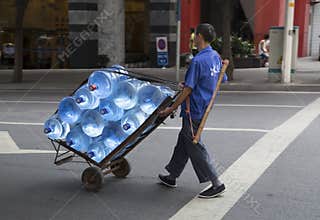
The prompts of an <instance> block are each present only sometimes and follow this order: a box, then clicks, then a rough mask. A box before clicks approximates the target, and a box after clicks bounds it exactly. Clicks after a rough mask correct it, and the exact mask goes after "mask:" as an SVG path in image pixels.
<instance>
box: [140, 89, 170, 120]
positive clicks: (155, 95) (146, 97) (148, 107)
mask: <svg viewBox="0 0 320 220" xmlns="http://www.w3.org/2000/svg"><path fill="white" fill-rule="evenodd" d="M164 98H165V96H163V95H162V92H161V90H160V89H159V88H158V87H156V86H154V85H151V84H149V85H144V86H142V87H141V88H140V89H139V92H138V104H139V106H140V108H141V110H142V111H144V112H145V113H147V114H152V113H153V112H154V110H156V108H158V107H159V105H160V104H161V102H162V101H163V100H164Z"/></svg>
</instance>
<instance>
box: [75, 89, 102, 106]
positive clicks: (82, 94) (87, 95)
mask: <svg viewBox="0 0 320 220" xmlns="http://www.w3.org/2000/svg"><path fill="white" fill-rule="evenodd" d="M74 99H75V100H76V103H77V104H78V106H79V107H80V108H81V109H95V108H97V107H98V106H99V103H100V99H99V98H98V97H96V96H95V95H94V94H93V93H92V92H90V90H89V88H88V85H87V84H85V85H83V86H81V87H80V88H79V89H78V90H77V91H76V92H75V94H74Z"/></svg>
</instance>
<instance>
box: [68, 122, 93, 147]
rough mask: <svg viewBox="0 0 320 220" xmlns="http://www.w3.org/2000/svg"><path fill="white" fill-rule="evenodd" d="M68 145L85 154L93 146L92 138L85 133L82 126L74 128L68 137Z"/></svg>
mask: <svg viewBox="0 0 320 220" xmlns="http://www.w3.org/2000/svg"><path fill="white" fill-rule="evenodd" d="M66 143H67V145H68V146H70V147H72V148H73V149H75V150H77V151H80V152H82V153H85V152H87V151H88V147H89V145H90V144H91V138H90V137H88V136H87V135H86V134H85V133H83V131H82V129H81V127H80V125H78V126H76V127H73V128H72V129H71V131H70V132H69V133H68V135H67V137H66Z"/></svg>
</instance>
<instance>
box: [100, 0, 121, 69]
mask: <svg viewBox="0 0 320 220" xmlns="http://www.w3.org/2000/svg"><path fill="white" fill-rule="evenodd" d="M98 14H101V15H103V19H102V20H101V21H102V22H101V23H100V24H99V32H98V37H99V41H98V46H99V50H98V55H99V58H100V61H101V62H104V61H105V62H108V65H112V64H124V61H125V7H124V0H107V1H106V0H99V7H98Z"/></svg>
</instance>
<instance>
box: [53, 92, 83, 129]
mask: <svg viewBox="0 0 320 220" xmlns="http://www.w3.org/2000/svg"><path fill="white" fill-rule="evenodd" d="M81 112H82V110H81V109H80V108H79V107H78V105H77V103H76V102H75V100H74V99H73V98H72V97H66V98H64V99H62V101H61V102H60V103H59V106H58V116H59V118H60V119H61V120H62V121H64V122H67V123H69V124H70V125H73V124H75V123H77V122H78V121H79V120H80V116H81Z"/></svg>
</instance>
